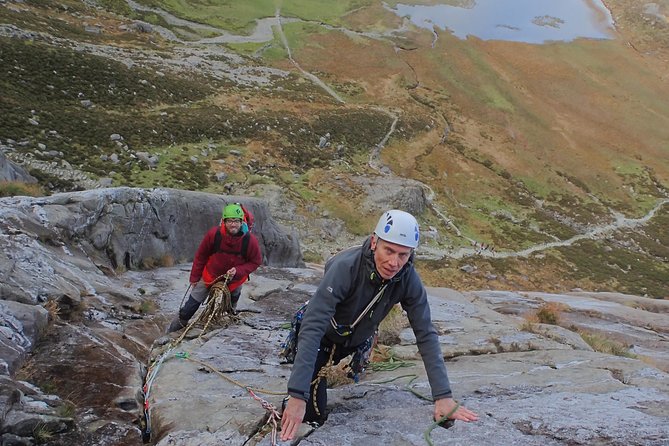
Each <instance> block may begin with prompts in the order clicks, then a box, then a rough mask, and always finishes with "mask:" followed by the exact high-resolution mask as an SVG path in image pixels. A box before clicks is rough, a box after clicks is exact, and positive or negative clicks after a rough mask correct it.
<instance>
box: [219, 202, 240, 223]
mask: <svg viewBox="0 0 669 446" xmlns="http://www.w3.org/2000/svg"><path fill="white" fill-rule="evenodd" d="M226 218H238V219H240V220H243V219H244V211H243V210H242V207H241V206H240V205H239V204H237V203H233V204H229V205H227V206H225V207H224V208H223V220H225V219H226Z"/></svg>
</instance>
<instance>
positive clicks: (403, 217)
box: [374, 209, 420, 249]
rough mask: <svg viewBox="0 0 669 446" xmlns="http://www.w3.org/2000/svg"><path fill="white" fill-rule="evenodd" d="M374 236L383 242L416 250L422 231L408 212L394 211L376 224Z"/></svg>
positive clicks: (382, 217) (387, 212) (385, 213)
mask: <svg viewBox="0 0 669 446" xmlns="http://www.w3.org/2000/svg"><path fill="white" fill-rule="evenodd" d="M374 234H376V236H377V237H379V238H380V239H381V240H385V241H387V242H390V243H396V244H398V245H402V246H407V247H409V248H412V249H413V248H416V246H418V239H419V238H420V231H419V230H418V222H417V221H416V219H415V218H414V216H413V215H411V214H409V213H408V212H404V211H399V210H397V209H393V210H390V211H386V212H384V213H383V215H382V216H381V218H380V219H379V222H378V223H377V224H376V229H374Z"/></svg>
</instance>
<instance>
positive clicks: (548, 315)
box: [535, 302, 567, 325]
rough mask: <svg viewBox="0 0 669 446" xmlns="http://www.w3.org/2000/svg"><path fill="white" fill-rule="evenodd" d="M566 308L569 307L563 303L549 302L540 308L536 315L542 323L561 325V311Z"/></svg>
mask: <svg viewBox="0 0 669 446" xmlns="http://www.w3.org/2000/svg"><path fill="white" fill-rule="evenodd" d="M566 309H567V307H566V306H565V305H563V304H559V303H556V302H548V303H546V304H544V305H543V306H542V307H541V308H539V310H538V311H537V312H536V313H535V316H536V319H537V321H538V322H540V323H542V324H550V325H560V313H561V312H563V311H565V310H566Z"/></svg>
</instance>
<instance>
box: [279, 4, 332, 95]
mask: <svg viewBox="0 0 669 446" xmlns="http://www.w3.org/2000/svg"><path fill="white" fill-rule="evenodd" d="M275 17H276V23H277V25H278V26H277V30H278V32H279V36H280V37H281V42H283V46H284V47H285V48H286V52H287V53H288V59H289V60H290V63H292V64H293V66H295V68H297V69H298V70H299V71H300V72H301V73H302V74H303V75H304V76H305V77H306V78H307V79H309V80H310V81H311V82H313V83H314V84H316V85H318V86H319V87H321V88H322V89H323V90H325V92H326V93H327V94H329V95H330V96H332V97H333V98H335V100H336V101H337V102H339V103H341V104H344V103H345V102H344V100H343V99H342V98H341V97H340V96H339V95H338V94H337V92H336V91H334V90H333V89H332V88H330V87H329V86H328V85H327V84H325V82H323V81H322V80H320V79H319V78H318V77H317V76H314V75H313V74H311V73H309V72H308V71H306V70H304V69H303V68H302V67H301V66H300V64H298V63H297V61H296V60H295V59H293V54H292V53H291V51H290V46H289V45H288V39H286V35H285V34H284V32H283V26H282V25H281V20H282V18H281V10H280V9H279V8H277V9H276V13H275Z"/></svg>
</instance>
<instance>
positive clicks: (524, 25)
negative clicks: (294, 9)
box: [388, 0, 614, 43]
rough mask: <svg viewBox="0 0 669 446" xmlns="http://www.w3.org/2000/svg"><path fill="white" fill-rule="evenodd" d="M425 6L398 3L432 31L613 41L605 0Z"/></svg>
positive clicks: (494, 0) (482, 0)
mask: <svg viewBox="0 0 669 446" xmlns="http://www.w3.org/2000/svg"><path fill="white" fill-rule="evenodd" d="M449 3H451V4H458V5H459V6H451V5H446V4H439V5H432V6H425V5H405V4H398V5H397V7H396V8H390V7H388V9H390V10H391V11H393V12H394V13H395V14H397V15H398V16H400V17H408V18H409V19H410V20H411V22H412V23H413V24H414V25H416V26H418V27H420V28H425V29H429V30H431V31H433V30H434V29H435V27H436V28H440V29H442V30H449V31H451V32H453V34H454V35H456V36H457V37H459V38H461V39H465V38H466V37H467V36H469V35H471V36H476V37H478V38H480V39H484V40H512V41H517V42H528V43H545V42H549V41H571V40H574V39H576V38H588V39H611V38H613V32H614V25H613V18H612V17H611V13H610V12H609V10H608V9H607V8H606V6H604V4H603V3H602V2H601V0H464V1H460V2H458V1H451V2H449Z"/></svg>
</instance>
